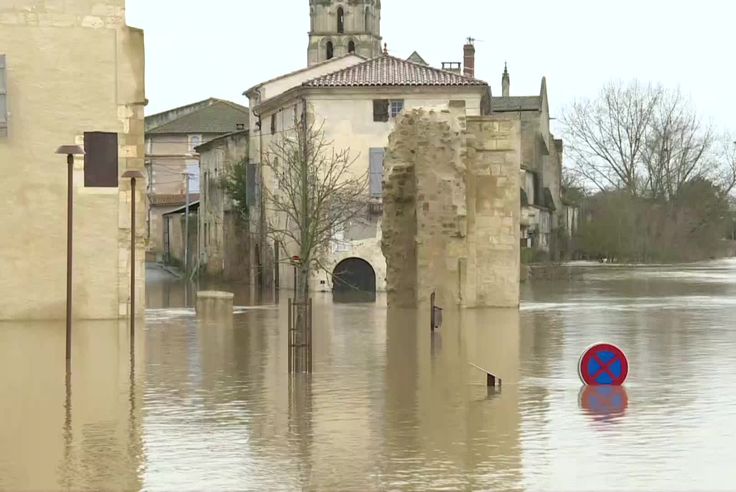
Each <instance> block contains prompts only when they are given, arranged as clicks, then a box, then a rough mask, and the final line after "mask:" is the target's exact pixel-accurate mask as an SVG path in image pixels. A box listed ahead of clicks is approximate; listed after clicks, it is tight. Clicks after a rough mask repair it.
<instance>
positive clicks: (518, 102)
mask: <svg viewBox="0 0 736 492" xmlns="http://www.w3.org/2000/svg"><path fill="white" fill-rule="evenodd" d="M541 110H542V97H541V96H515V97H494V98H492V99H491V111H493V112H496V113H502V112H507V111H541Z"/></svg>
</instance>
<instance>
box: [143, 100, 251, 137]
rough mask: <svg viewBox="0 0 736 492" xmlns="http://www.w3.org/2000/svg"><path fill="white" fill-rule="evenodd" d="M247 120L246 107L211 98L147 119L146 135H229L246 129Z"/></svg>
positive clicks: (248, 116)
mask: <svg viewBox="0 0 736 492" xmlns="http://www.w3.org/2000/svg"><path fill="white" fill-rule="evenodd" d="M249 118H250V113H249V110H248V108H246V107H245V106H241V105H240V104H235V103H234V102H230V101H225V100H223V99H216V98H210V99H206V100H204V101H200V102H197V103H194V104H190V105H188V106H182V107H180V108H176V109H172V110H169V111H164V112H162V113H157V114H155V115H151V116H147V117H146V133H147V134H154V135H155V134H171V133H187V134H191V133H232V132H235V131H239V130H243V129H246V128H248V126H249ZM241 125H242V126H241Z"/></svg>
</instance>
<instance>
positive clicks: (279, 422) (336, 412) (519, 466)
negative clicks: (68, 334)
mask: <svg viewBox="0 0 736 492" xmlns="http://www.w3.org/2000/svg"><path fill="white" fill-rule="evenodd" d="M578 268H580V269H581V272H582V276H581V277H580V278H577V279H575V280H572V281H569V282H567V281H566V282H535V283H532V284H528V285H524V286H523V293H522V296H523V299H524V301H523V304H522V307H521V309H520V310H519V311H517V310H486V309H477V310H470V311H465V312H462V313H453V312H446V313H445V317H444V325H443V327H442V329H441V330H440V331H439V332H438V333H435V334H434V335H432V334H431V333H430V330H429V314H428V312H427V310H421V311H420V312H416V311H408V310H389V309H387V308H386V306H385V299H384V298H382V297H380V296H379V298H378V302H377V303H376V304H371V305H359V304H355V305H333V304H332V303H331V298H330V296H328V295H325V294H315V296H314V303H315V304H314V373H313V374H312V375H311V376H299V377H295V378H293V379H292V378H290V377H289V376H288V374H287V363H288V358H287V346H286V344H287V341H286V340H287V337H286V335H287V333H286V330H287V327H286V306H285V305H284V301H285V298H286V296H283V298H282V302H281V304H280V305H279V306H273V305H261V306H258V305H257V304H258V303H259V299H257V298H254V297H253V296H252V295H251V294H250V292H249V291H248V289H247V288H242V287H237V286H235V287H233V286H231V289H232V290H233V291H235V292H236V304H237V305H238V306H239V307H238V308H237V310H236V311H237V314H236V315H235V316H234V317H233V319H232V320H227V321H220V322H199V321H197V319H196V318H195V317H194V315H193V311H192V310H191V308H187V305H190V306H191V303H192V297H193V293H192V290H196V289H190V290H187V289H185V288H184V285H183V284H182V283H181V282H179V281H175V280H167V279H165V278H163V277H162V275H161V274H160V273H157V272H154V271H152V272H151V275H150V276H149V285H148V290H147V301H148V307H149V310H148V312H147V317H146V320H145V323H143V322H142V321H141V322H140V323H139V331H138V335H137V336H136V347H135V353H134V354H133V357H131V352H130V339H129V335H128V331H127V328H126V326H125V323H118V322H78V323H75V326H74V338H73V342H74V343H73V354H74V358H73V362H72V371H71V377H70V379H69V380H68V381H67V379H66V376H65V362H64V325H63V323H5V324H0V369H1V370H2V373H1V374H2V375H1V376H0V390H1V393H0V395H2V399H1V400H0V415H2V419H0V489H2V490H53V489H93V490H101V489H105V490H111V489H112V490H120V489H124V490H138V489H145V490H236V489H237V490H360V491H364V490H435V489H442V490H550V489H554V490H604V489H610V490H653V489H657V490H717V489H722V490H733V489H736V468H734V466H733V462H734V460H736V393H734V391H733V384H732V383H733V381H735V380H736V261H733V260H724V261H718V262H711V263H703V264H696V265H674V266H647V267H618V266H597V265H589V266H581V267H578ZM260 301H261V302H264V300H263V299H260ZM266 301H267V300H266ZM248 306H250V307H248ZM597 341H609V342H612V343H615V344H618V345H619V346H620V347H622V348H623V349H624V350H625V351H626V353H627V354H628V357H629V359H630V375H629V380H628V382H627V384H626V386H625V389H623V390H620V391H612V392H611V391H606V390H596V389H595V388H588V389H584V388H583V387H582V386H581V383H580V381H579V379H578V376H577V368H576V364H577V362H578V358H579V357H580V354H581V352H582V351H583V350H584V349H585V348H586V347H587V346H589V345H591V344H592V343H594V342H597ZM473 365H476V366H480V367H483V368H487V369H488V370H490V371H492V372H493V373H495V374H497V375H498V376H499V377H500V378H502V379H503V385H502V387H501V389H495V390H490V391H489V389H488V388H487V387H486V386H485V379H484V376H483V374H482V373H481V371H479V370H477V369H476V368H475V367H473Z"/></svg>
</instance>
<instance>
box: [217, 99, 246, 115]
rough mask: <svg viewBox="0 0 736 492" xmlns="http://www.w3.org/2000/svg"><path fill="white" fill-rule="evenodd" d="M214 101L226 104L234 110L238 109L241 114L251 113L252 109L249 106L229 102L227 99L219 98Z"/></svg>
mask: <svg viewBox="0 0 736 492" xmlns="http://www.w3.org/2000/svg"><path fill="white" fill-rule="evenodd" d="M213 99H215V100H216V101H218V102H221V103H225V104H227V105H228V106H230V107H232V108H233V109H237V110H238V111H240V112H243V113H246V112H250V108H248V106H243V105H242V104H238V103H236V102H233V101H228V100H227V99H219V98H213Z"/></svg>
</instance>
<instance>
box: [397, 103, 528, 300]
mask: <svg viewBox="0 0 736 492" xmlns="http://www.w3.org/2000/svg"><path fill="white" fill-rule="evenodd" d="M461 109H462V108H453V109H451V110H445V111H427V110H413V111H410V112H408V113H407V114H405V115H404V116H403V117H402V118H401V119H400V120H399V121H398V122H397V125H396V128H395V131H394V133H393V134H392V135H391V137H390V140H389V149H388V153H387V158H386V178H385V184H384V217H383V240H382V249H383V253H384V256H385V257H386V262H387V284H388V285H387V287H388V302H389V305H391V306H399V307H415V306H418V305H420V304H423V303H426V302H427V301H428V300H429V297H430V295H431V293H432V291H436V292H437V302H438V304H439V305H440V306H442V307H444V308H452V307H458V306H460V307H516V306H518V305H519V261H520V260H519V215H520V205H519V203H520V197H519V186H520V185H519V169H520V161H521V154H520V123H519V120H518V116H514V115H498V116H496V115H494V116H477V117H471V116H465V113H464V111H462V110H461Z"/></svg>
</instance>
